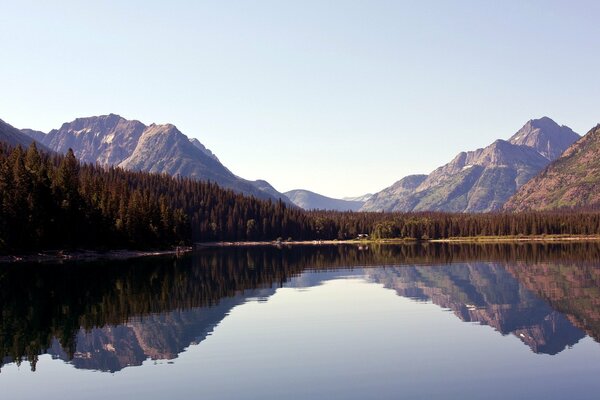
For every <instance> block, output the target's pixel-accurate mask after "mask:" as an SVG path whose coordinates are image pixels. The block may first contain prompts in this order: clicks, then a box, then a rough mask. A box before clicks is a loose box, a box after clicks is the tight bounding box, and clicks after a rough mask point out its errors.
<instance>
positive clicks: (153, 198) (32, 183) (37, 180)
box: [0, 143, 600, 253]
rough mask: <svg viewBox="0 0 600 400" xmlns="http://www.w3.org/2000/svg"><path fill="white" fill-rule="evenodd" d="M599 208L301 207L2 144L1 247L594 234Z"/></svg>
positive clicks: (598, 225) (3, 249)
mask: <svg viewBox="0 0 600 400" xmlns="http://www.w3.org/2000/svg"><path fill="white" fill-rule="evenodd" d="M598 233H600V213H598V212H597V211H586V212H572V211H569V212H565V211H563V212H553V213H519V214H509V213H486V214H456V213H439V212H421V213H367V212H363V213H361V212H334V211H303V210H301V209H299V208H296V207H291V206H288V205H286V204H285V203H283V202H282V201H264V200H259V199H256V198H254V197H251V196H244V195H241V194H238V193H235V192H233V191H231V190H225V189H223V188H221V187H219V186H218V185H216V184H214V183H211V182H201V181H197V180H194V179H190V178H182V177H171V176H167V175H164V174H152V173H146V172H134V171H126V170H123V169H121V168H117V167H105V166H99V165H91V164H82V163H80V162H79V161H78V160H77V159H76V157H75V155H74V154H73V152H72V151H71V150H69V151H68V152H67V154H65V155H59V154H47V153H44V152H40V151H39V150H38V149H37V147H36V145H35V143H32V144H31V146H30V147H29V148H28V149H26V150H25V149H23V148H21V147H9V146H7V145H2V144H0V252H4V253H8V252H14V251H34V250H43V249H63V248H65V249H72V248H93V249H111V248H161V247H170V246H173V245H180V244H190V243H194V242H210V241H271V240H276V239H280V240H283V241H285V240H288V239H292V240H335V239H338V240H347V239H354V238H356V237H357V235H359V234H369V235H371V237H373V238H376V239H387V238H406V239H414V240H427V239H442V238H450V237H467V236H471V237H474V236H506V235H515V236H516V235H543V234H548V235H556V234H568V235H592V234H598Z"/></svg>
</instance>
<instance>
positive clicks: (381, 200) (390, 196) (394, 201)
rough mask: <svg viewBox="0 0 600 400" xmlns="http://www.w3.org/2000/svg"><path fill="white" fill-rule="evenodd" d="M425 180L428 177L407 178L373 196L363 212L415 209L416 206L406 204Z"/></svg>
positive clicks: (411, 176) (413, 176)
mask: <svg viewBox="0 0 600 400" xmlns="http://www.w3.org/2000/svg"><path fill="white" fill-rule="evenodd" d="M425 179H427V175H409V176H406V177H404V178H402V179H400V180H399V181H398V182H396V183H394V184H393V185H392V186H390V187H388V188H385V189H383V190H382V191H381V192H378V193H375V194H374V195H372V196H371V197H370V198H369V200H367V201H366V202H365V204H364V206H363V207H362V208H361V211H381V210H387V211H392V210H403V209H411V208H412V207H414V204H413V203H408V204H407V203H405V202H406V201H407V200H409V199H411V195H412V194H413V193H414V192H415V190H416V189H417V188H418V187H419V185H420V184H421V183H423V181H424V180H425Z"/></svg>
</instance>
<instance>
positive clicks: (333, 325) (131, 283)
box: [0, 243, 600, 399]
mask: <svg viewBox="0 0 600 400" xmlns="http://www.w3.org/2000/svg"><path fill="white" fill-rule="evenodd" d="M0 305H1V307H2V308H1V310H2V319H1V321H0V322H1V326H0V346H1V351H2V354H0V357H2V358H1V364H0V365H1V368H0V390H1V393H2V397H3V398H11V399H39V398H44V399H76V398H77V399H79V398H85V399H106V398H110V399H120V398H122V399H132V398H136V399H138V398H139V399H165V398H168V399H189V398H206V399H282V398H294V399H365V398H377V399H398V398H405V399H507V398H511V399H566V398H568V399H595V398H597V395H598V393H599V391H600V379H598V377H599V376H600V345H599V344H598V340H600V245H598V244H593V243H575V244H551V245H544V244H520V245H511V244H496V245H449V244H437V245H431V244H430V245H424V246H420V245H407V246H370V247H358V246H314V247H309V246H306V247H291V248H285V247H284V248H274V247H250V248H227V249H212V250H202V251H197V252H195V253H194V254H191V255H188V256H185V257H183V258H174V257H173V258H171V257H161V258H144V259H136V260H129V261H111V262H108V261H105V262H94V263H66V264H61V265H49V264H40V265H3V266H0Z"/></svg>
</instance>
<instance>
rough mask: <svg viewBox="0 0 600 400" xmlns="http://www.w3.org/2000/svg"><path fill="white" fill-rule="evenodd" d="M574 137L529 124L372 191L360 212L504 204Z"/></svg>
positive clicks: (551, 126)
mask: <svg viewBox="0 0 600 400" xmlns="http://www.w3.org/2000/svg"><path fill="white" fill-rule="evenodd" d="M578 138H579V135H578V134H576V133H575V132H573V131H572V130H571V129H570V128H568V127H565V126H559V125H558V124H556V123H555V122H554V121H552V120H551V119H550V118H547V117H543V118H541V119H538V120H530V121H528V122H527V123H526V124H525V125H524V126H523V127H522V128H521V129H520V130H519V131H518V132H517V133H516V134H515V135H513V136H512V137H511V138H510V139H509V141H505V140H496V141H495V142H494V143H492V144H491V145H489V146H487V147H485V148H483V149H477V150H475V151H468V152H462V153H459V154H458V155H457V156H456V157H455V158H454V159H453V160H452V161H451V162H449V163H448V164H446V165H443V166H441V167H439V168H437V169H436V170H435V171H433V172H432V173H431V174H429V175H428V176H424V175H413V176H409V177H406V178H404V179H402V180H400V181H398V182H396V183H395V184H394V185H393V186H391V187H389V188H387V189H384V190H383V191H381V192H379V193H376V194H375V195H373V197H372V198H371V199H370V200H369V201H367V202H366V203H365V205H364V206H363V207H362V209H361V210H363V211H382V210H384V211H405V212H406V211H451V212H487V211H494V210H498V209H501V208H502V206H503V205H504V203H505V202H506V201H507V200H508V199H509V198H510V197H511V196H512V195H513V194H514V193H515V192H516V191H517V189H518V188H520V187H521V186H522V185H523V184H525V183H526V182H527V181H529V180H530V179H531V178H532V177H533V176H535V175H536V174H537V173H538V172H539V171H541V170H542V169H543V168H544V167H546V166H547V165H548V164H549V163H550V162H551V161H552V160H554V159H555V158H556V157H557V156H558V155H560V154H562V152H563V151H564V150H566V148H567V147H568V146H569V145H571V144H572V143H573V142H575V141H576V140H577V139H578Z"/></svg>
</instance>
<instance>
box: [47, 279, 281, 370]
mask: <svg viewBox="0 0 600 400" xmlns="http://www.w3.org/2000/svg"><path fill="white" fill-rule="evenodd" d="M274 292H275V290H274V289H262V290H248V291H245V292H244V294H243V295H238V296H234V297H230V298H225V299H223V300H221V301H220V302H219V304H217V305H215V306H212V307H197V308H192V309H189V310H176V311H171V312H166V313H162V314H152V315H146V316H143V317H137V318H132V319H131V320H130V321H128V322H127V323H125V324H121V325H116V326H114V325H108V326H104V327H101V328H92V329H91V330H87V331H86V330H85V329H80V330H79V332H77V336H76V347H75V353H74V354H73V358H72V359H70V358H69V355H68V354H67V353H66V352H65V351H64V350H63V348H62V347H61V346H60V343H59V342H58V341H57V340H54V341H53V342H52V347H51V348H50V349H48V353H49V354H51V355H52V356H53V357H55V358H60V359H62V360H64V361H69V362H70V363H72V364H73V365H74V366H75V367H76V368H83V369H94V370H100V371H110V372H115V371H119V370H121V369H123V368H125V367H128V366H135V365H142V363H143V362H144V361H145V360H147V359H151V360H172V359H174V358H177V356H178V355H179V353H181V352H183V351H184V350H185V349H186V348H187V347H189V346H190V345H193V344H197V343H200V342H201V341H203V340H204V339H206V337H207V336H208V335H210V334H211V332H212V330H213V328H214V327H215V326H216V325H218V324H219V323H220V322H221V321H222V320H223V318H225V317H226V316H227V315H228V314H229V312H230V311H231V309H232V308H234V307H235V306H237V305H239V304H242V303H244V302H246V301H247V300H248V299H249V298H254V297H256V298H262V297H268V296H270V295H272V294H273V293H274Z"/></svg>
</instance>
